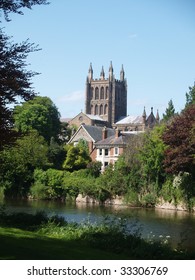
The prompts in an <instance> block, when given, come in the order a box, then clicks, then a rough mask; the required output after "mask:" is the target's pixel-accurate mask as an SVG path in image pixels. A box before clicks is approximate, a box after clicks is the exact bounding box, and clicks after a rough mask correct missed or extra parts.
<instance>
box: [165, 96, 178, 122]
mask: <svg viewBox="0 0 195 280" xmlns="http://www.w3.org/2000/svg"><path fill="white" fill-rule="evenodd" d="M174 115H175V108H174V105H173V101H172V99H171V100H170V101H169V103H168V107H167V108H166V110H165V114H163V120H164V121H168V120H169V119H170V118H171V117H173V116H174Z"/></svg>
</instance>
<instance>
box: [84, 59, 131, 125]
mask: <svg viewBox="0 0 195 280" xmlns="http://www.w3.org/2000/svg"><path fill="white" fill-rule="evenodd" d="M85 113H86V114H91V115H99V116H100V117H101V118H102V119H103V120H105V121H107V122H108V124H109V126H112V125H113V123H115V122H117V121H118V120H119V119H121V118H122V117H125V116H126V115H127V81H126V79H125V72H124V69H123V65H122V68H121V71H120V80H117V79H115V77H114V70H113V66H112V62H110V67H109V73H108V78H107V79H106V78H105V73H104V68H103V66H102V70H101V73H100V78H99V79H94V78H93V68H92V64H90V67H89V72H88V76H87V81H86V97H85Z"/></svg>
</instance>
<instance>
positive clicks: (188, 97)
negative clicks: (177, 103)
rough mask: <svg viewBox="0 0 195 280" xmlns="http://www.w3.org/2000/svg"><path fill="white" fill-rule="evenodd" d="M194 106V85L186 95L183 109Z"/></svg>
mask: <svg viewBox="0 0 195 280" xmlns="http://www.w3.org/2000/svg"><path fill="white" fill-rule="evenodd" d="M191 104H195V83H194V86H193V87H189V92H188V93H186V105H185V107H187V106H189V105H191Z"/></svg>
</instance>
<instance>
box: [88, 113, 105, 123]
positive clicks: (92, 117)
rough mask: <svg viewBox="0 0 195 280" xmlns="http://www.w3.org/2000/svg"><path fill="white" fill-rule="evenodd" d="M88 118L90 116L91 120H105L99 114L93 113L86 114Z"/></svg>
mask: <svg viewBox="0 0 195 280" xmlns="http://www.w3.org/2000/svg"><path fill="white" fill-rule="evenodd" d="M85 115H86V116H87V117H88V118H90V119H91V120H97V121H102V122H104V120H103V119H102V118H101V117H100V116H98V115H91V114H85Z"/></svg>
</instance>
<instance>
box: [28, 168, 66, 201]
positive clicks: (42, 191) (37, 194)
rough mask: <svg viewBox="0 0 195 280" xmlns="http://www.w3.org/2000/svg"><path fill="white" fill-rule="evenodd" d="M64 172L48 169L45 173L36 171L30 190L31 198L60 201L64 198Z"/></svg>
mask: <svg viewBox="0 0 195 280" xmlns="http://www.w3.org/2000/svg"><path fill="white" fill-rule="evenodd" d="M64 176H65V172H63V171H61V170H55V169H51V168H50V169H48V170H46V171H43V170H40V169H36V170H35V171H34V185H33V186H32V187H31V189H30V193H31V195H32V197H33V198H38V199H57V198H58V199H59V198H60V199H62V198H65V197H66V190H65V189H64V186H63V178H64Z"/></svg>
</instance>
